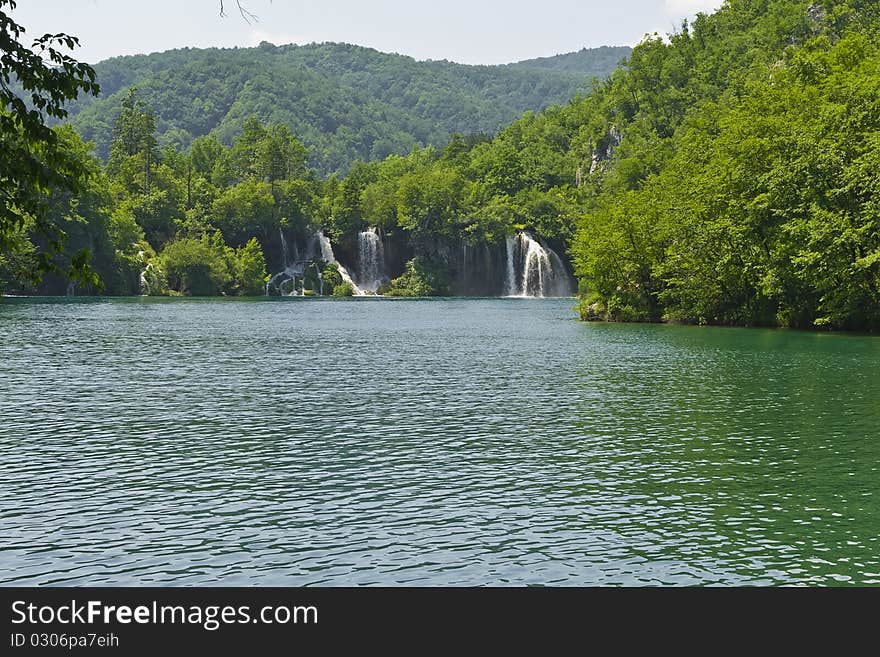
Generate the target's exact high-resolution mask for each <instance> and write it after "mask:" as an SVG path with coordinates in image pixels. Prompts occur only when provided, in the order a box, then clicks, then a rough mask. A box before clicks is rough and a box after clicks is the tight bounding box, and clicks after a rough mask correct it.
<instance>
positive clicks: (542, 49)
mask: <svg viewBox="0 0 880 657" xmlns="http://www.w3.org/2000/svg"><path fill="white" fill-rule="evenodd" d="M243 4H244V5H245V6H246V7H247V8H248V9H249V10H250V11H252V12H253V13H254V14H256V15H257V16H258V17H259V20H258V21H257V22H254V23H252V24H250V25H249V24H248V23H247V22H245V21H244V20H242V18H241V16H240V15H239V14H238V11H237V9H236V7H235V0H226V5H227V8H226V11H227V16H226V17H225V18H221V17H220V16H219V6H220V3H219V0H19V3H18V8H17V9H16V10H15V11H13V12H12V16H13V18H14V19H15V20H16V21H17V22H19V23H21V24H22V25H24V27H25V28H26V29H27V35H26V36H28V37H30V38H33V37H35V36H38V35H41V34H43V33H45V32H67V33H69V34H71V35H73V36H78V37H79V38H80V41H81V43H82V48H80V49H78V50H77V51H76V53H75V56H76V57H77V58H78V59H80V60H82V61H86V62H89V63H95V62H98V61H100V60H102V59H107V58H108V57H113V56H116V55H131V54H137V53H150V52H156V51H162V50H169V49H172V48H182V47H185V46H191V47H210V46H217V47H232V46H245V47H247V46H255V45H257V44H258V43H259V42H260V41H270V42H272V43H274V44H275V45H282V44H287V43H298V44H306V43H312V42H322V41H340V42H346V43H355V44H358V45H362V46H369V47H372V48H376V49H377V50H381V51H383V52H397V53H401V54H404V55H410V56H412V57H415V58H416V59H448V60H451V61H455V62H461V63H465V64H500V63H506V62H513V61H518V60H521V59H529V58H532V57H545V56H548V55H555V54H558V53H563V52H570V51H572V50H580V49H581V48H583V47H588V48H594V47H597V46H602V45H635V44H636V43H637V42H638V41H640V40H641V38H642V36H644V35H645V34H646V33H652V32H659V33H661V34H666V33H669V32H672V31H673V30H674V29H675V28H676V27H677V26H678V25H679V24H680V23H681V20H682V19H683V18H685V17H687V16H692V15H694V14H696V13H697V12H698V11H705V12H709V11H712V10H713V9H715V8H717V7H718V6H720V5H721V4H722V0H531V1H523V0H481V1H478V0H433V1H430V2H424V1H422V0H243Z"/></svg>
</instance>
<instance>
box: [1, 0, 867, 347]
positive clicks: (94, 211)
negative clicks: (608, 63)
mask: <svg viewBox="0 0 880 657" xmlns="http://www.w3.org/2000/svg"><path fill="white" fill-rule="evenodd" d="M878 28H880V6H878V4H877V3H876V2H873V1H871V2H868V1H866V0H825V1H824V2H822V3H815V2H812V3H811V2H809V1H807V0H728V2H727V3H726V4H725V5H724V6H723V7H722V8H721V9H720V10H719V11H718V12H716V13H715V14H713V15H710V16H706V15H700V16H698V17H697V18H696V19H695V20H693V21H692V22H690V23H687V24H685V25H683V26H682V27H681V29H680V30H679V31H678V32H677V33H675V34H673V35H671V36H670V37H669V38H661V37H656V36H655V37H650V38H646V39H645V40H644V41H643V42H642V43H641V44H640V45H639V46H638V47H636V48H635V49H634V51H633V52H632V55H631V57H630V58H629V59H628V61H627V62H626V65H625V66H624V67H623V68H621V69H618V70H617V71H615V72H614V73H613V74H612V76H611V77H610V78H609V79H608V80H606V81H603V82H599V83H598V84H597V85H596V86H595V88H593V89H592V90H591V91H590V92H589V93H587V94H586V95H584V96H582V97H579V98H576V99H574V100H572V101H571V102H569V103H567V104H565V105H562V106H555V107H551V108H549V109H547V110H546V111H544V112H540V113H535V112H527V113H525V114H524V115H523V116H522V117H521V118H519V119H518V120H516V121H514V122H513V123H512V124H510V125H509V126H508V127H507V128H505V129H504V130H502V131H501V132H499V133H498V134H497V135H496V136H495V137H491V138H490V137H487V136H462V135H454V136H453V138H452V139H451V140H450V141H449V142H448V143H447V144H446V145H445V146H444V147H442V148H434V147H432V146H428V147H425V148H417V149H415V150H413V151H412V152H410V153H409V154H407V155H405V156H399V155H390V156H389V157H387V158H386V159H384V160H381V161H372V162H360V163H355V164H354V165H352V166H351V167H350V170H349V172H348V173H347V175H346V176H344V177H341V178H340V177H336V176H330V177H322V176H319V175H316V174H315V173H314V171H310V170H309V168H308V166H307V163H308V161H309V157H308V152H307V149H306V148H305V147H304V146H303V145H302V144H301V143H300V141H298V139H297V138H296V137H297V136H295V135H294V134H292V133H291V132H290V131H289V130H288V129H287V128H286V127H285V126H284V125H283V124H273V123H270V124H264V123H261V122H260V121H259V120H258V119H257V118H256V117H252V118H250V119H248V120H246V121H245V123H244V124H243V129H242V131H241V132H240V133H239V134H238V135H237V136H235V137H234V139H233V141H232V143H231V145H226V144H224V143H222V142H221V141H219V140H218V139H217V138H216V137H215V136H210V137H204V138H200V139H197V140H195V141H194V142H193V144H192V146H191V148H190V149H189V150H186V151H181V150H176V149H174V148H166V149H164V150H163V149H160V148H158V147H157V145H156V141H155V134H156V133H155V126H154V120H153V115H152V113H151V111H150V108H149V104H147V103H144V102H143V100H138V98H137V96H136V95H132V94H127V95H125V96H124V98H125V99H126V100H125V102H126V104H127V105H126V110H125V112H123V113H122V114H121V115H120V119H119V120H118V121H117V122H116V124H115V135H114V141H113V148H111V157H110V162H109V164H108V166H107V167H106V170H105V171H100V170H99V168H98V166H97V164H94V163H93V164H91V165H89V166H92V167H93V168H95V170H96V178H94V179H93V180H95V181H97V182H94V183H93V185H92V187H91V188H90V189H91V190H92V191H91V192H90V193H89V194H84V195H82V198H81V199H79V200H77V199H73V201H76V202H75V203H74V202H73V201H72V200H71V199H69V198H64V199H62V201H63V202H62V203H59V204H58V205H57V209H56V212H57V215H56V216H57V219H56V220H57V221H58V222H60V223H61V224H63V225H64V226H65V230H66V231H68V232H69V233H70V234H71V235H74V236H79V237H77V238H75V239H74V238H71V244H74V245H75V246H83V245H85V246H91V247H92V249H93V252H94V253H95V254H96V255H95V258H96V259H95V263H94V264H95V266H96V269H98V270H99V272H100V273H101V275H102V277H103V278H104V279H105V281H107V282H108V286H107V290H108V291H114V292H118V293H135V292H137V291H138V289H141V290H142V289H143V287H144V285H143V281H141V285H140V287H139V285H138V275H139V273H144V272H147V273H149V275H150V276H155V280H152V279H151V280H152V282H151V283H150V286H149V287H150V291H151V292H153V293H155V292H156V291H164V290H167V291H169V292H170V293H184V294H195V293H218V292H223V293H227V294H232V293H253V292H254V291H256V290H257V288H258V287H259V285H260V283H261V281H262V280H263V279H262V278H261V277H260V275H259V274H260V271H261V267H260V262H265V263H266V266H267V267H268V270H269V272H272V271H278V270H279V267H281V266H282V265H284V264H285V263H286V262H287V261H288V258H287V257H286V251H287V245H286V244H285V242H286V241H291V240H295V239H297V238H304V237H305V236H308V235H313V236H314V235H315V234H316V231H320V232H321V234H323V235H324V236H326V237H329V238H330V239H331V240H332V242H333V244H334V245H335V248H336V249H337V252H338V253H341V254H345V255H347V256H348V257H347V260H348V262H352V261H354V260H356V255H357V253H356V245H357V240H358V239H359V236H363V235H364V234H365V233H369V234H370V235H375V236H377V239H378V236H379V235H381V236H382V239H384V240H385V241H386V245H387V247H388V248H392V249H394V250H395V252H396V253H397V254H398V256H397V257H396V259H393V262H391V263H390V264H389V265H388V270H387V272H385V273H386V274H387V278H388V279H391V280H390V281H389V284H388V285H387V286H386V288H384V289H385V291H387V292H389V293H392V294H419V295H425V294H447V293H449V292H450V290H452V289H453V288H452V287H451V286H450V281H452V280H454V279H455V278H456V277H460V275H461V272H462V271H463V270H467V271H470V272H473V271H474V269H473V267H475V266H479V267H481V268H482V269H478V270H477V271H480V272H483V273H486V272H488V273H491V275H493V276H496V275H498V273H499V262H503V259H504V257H505V256H504V249H505V245H507V246H508V256H507V262H508V263H509V262H510V261H511V256H510V248H511V247H510V245H511V240H512V239H513V236H515V235H519V236H520V237H518V238H516V239H519V240H520V243H521V244H526V241H527V240H526V237H523V235H526V236H530V237H528V240H529V241H528V244H530V245H532V246H534V245H535V244H538V241H540V243H541V244H543V245H546V246H548V248H549V247H550V246H552V247H553V249H555V250H556V251H557V252H560V253H564V252H566V251H567V252H568V254H569V255H570V257H571V261H572V262H573V263H574V265H575V268H576V273H577V275H578V279H579V286H580V296H581V302H580V310H581V315H582V316H583V318H585V319H610V320H621V321H682V322H690V323H704V324H730V325H751V326H754V325H767V326H788V327H801V328H836V329H853V330H869V331H877V330H880V201H878V199H880V175H878V172H880V33H878ZM62 134H63V135H64V138H65V139H67V140H70V142H71V148H72V150H73V152H75V153H79V154H80V156H81V158H82V160H83V167H85V166H86V165H87V164H88V162H90V160H89V158H88V155H87V151H86V149H85V147H84V146H82V144H81V143H80V141H79V139H78V138H77V137H76V135H74V134H73V133H72V132H71V131H69V130H68V131H62ZM102 176H106V179H102V178H101V177H102ZM108 190H109V191H108ZM65 204H66V205H65ZM64 222H67V223H64ZM373 231H374V232H373ZM524 231H525V232H524ZM533 238H534V239H533ZM22 239H23V240H24V241H27V235H26V234H25V235H23V237H22ZM31 247H32V250H33V251H34V252H39V248H40V247H39V244H36V243H32V242H31ZM282 247H283V249H284V253H285V255H284V257H282ZM529 248H531V247H529ZM102 249H103V250H102ZM101 253H103V254H104V255H103V256H99V255H98V254H101ZM474 254H477V255H478V259H479V262H477V261H475V260H474ZM258 256H259V257H258ZM529 257H530V256H528V257H526V258H525V262H526V266H527V267H532V266H533V267H537V268H538V270H539V271H538V272H537V274H538V275H539V276H540V275H541V272H542V271H546V270H542V269H541V268H542V267H546V265H545V264H543V263H544V261H542V260H541V259H540V257H538V256H536V257H535V258H534V259H533V260H530V259H529ZM260 258H262V259H263V260H262V261H260ZM245 262H247V263H250V264H248V265H247V266H245V264H243V263H245ZM236 263H237V264H236ZM529 263H530V264H529ZM312 264H314V266H315V267H314V268H315V269H318V268H322V267H328V266H329V265H333V263H332V262H330V261H329V260H327V259H326V258H321V257H318V256H316V261H315V262H314V263H312ZM26 265H27V259H26V258H25V259H24V260H21V262H19V263H18V264H17V265H16V266H17V267H18V269H17V270H16V266H12V265H10V264H9V263H8V262H7V264H6V265H5V269H4V265H3V263H2V262H0V279H2V278H3V277H5V278H6V281H7V283H6V287H7V289H8V290H21V289H27V283H26V282H22V281H21V279H20V278H16V276H15V271H20V270H22V269H24V270H26V269H27V266H26ZM62 265H63V263H62ZM62 269H63V267H62ZM335 269H336V267H335V265H333V266H329V267H328V268H327V269H324V272H325V273H326V274H327V277H329V278H334V270H335ZM181 272H183V273H181ZM186 272H189V274H187V273H186ZM236 272H238V273H236ZM487 275H488V274H487ZM196 280H198V281H200V282H199V283H198V284H194V283H191V282H188V281H196ZM205 281H208V282H207V283H206V282H205ZM0 282H2V280H0ZM148 282H149V281H148ZM45 285H47V284H44V288H42V289H44V290H48V288H46V287H45ZM299 285H301V288H300V289H301V290H302V291H303V292H305V290H306V287H307V285H306V283H305V282H302V283H299ZM309 285H310V286H311V288H310V289H311V291H312V292H314V291H315V289H316V286H315V285H314V282H312V283H310V284H309ZM336 287H339V288H340V290H341V291H342V292H344V291H345V286H344V285H342V284H341V283H340V281H339V279H338V278H336V284H334V285H332V286H331V287H330V288H328V289H335V288H336ZM53 289H55V290H57V289H58V287H57V283H56V287H55V288H53Z"/></svg>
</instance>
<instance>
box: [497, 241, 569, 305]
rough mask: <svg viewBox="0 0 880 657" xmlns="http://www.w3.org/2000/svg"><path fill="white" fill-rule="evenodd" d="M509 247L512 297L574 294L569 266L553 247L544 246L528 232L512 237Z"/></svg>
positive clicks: (508, 287) (509, 291) (509, 277)
mask: <svg viewBox="0 0 880 657" xmlns="http://www.w3.org/2000/svg"><path fill="white" fill-rule="evenodd" d="M506 246H507V282H506V283H507V284H506V291H507V295H508V296H512V297H564V296H570V295H571V294H572V285H571V279H570V278H569V275H568V272H567V271H566V269H565V265H564V264H563V263H562V259H561V258H560V257H559V256H558V255H557V254H556V252H554V251H553V249H551V248H550V247H549V246H544V245H543V244H541V243H540V242H539V241H538V240H537V239H536V238H534V237H532V236H531V235H529V234H528V233H526V232H521V233H517V234H516V235H514V236H511V237H508V238H507V245H506ZM517 274H519V275H518V276H517Z"/></svg>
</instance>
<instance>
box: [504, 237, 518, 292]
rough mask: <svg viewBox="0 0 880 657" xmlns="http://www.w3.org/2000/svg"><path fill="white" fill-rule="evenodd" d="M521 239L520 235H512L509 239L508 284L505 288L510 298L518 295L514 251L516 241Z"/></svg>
mask: <svg viewBox="0 0 880 657" xmlns="http://www.w3.org/2000/svg"><path fill="white" fill-rule="evenodd" d="M518 238H519V235H511V236H509V237H508V238H507V244H506V246H507V284H506V286H505V292H506V294H507V296H509V297H515V296H516V295H517V287H516V267H515V266H514V262H513V258H514V251H515V249H516V241H517V239H518Z"/></svg>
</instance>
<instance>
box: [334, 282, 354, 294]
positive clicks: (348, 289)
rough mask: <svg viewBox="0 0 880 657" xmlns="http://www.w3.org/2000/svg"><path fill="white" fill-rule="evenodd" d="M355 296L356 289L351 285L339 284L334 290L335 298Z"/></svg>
mask: <svg viewBox="0 0 880 657" xmlns="http://www.w3.org/2000/svg"><path fill="white" fill-rule="evenodd" d="M353 295H354V288H353V287H352V286H351V283H338V284H337V285H336V286H334V288H333V296H334V297H350V296H353Z"/></svg>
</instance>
